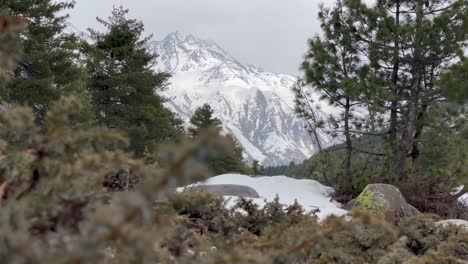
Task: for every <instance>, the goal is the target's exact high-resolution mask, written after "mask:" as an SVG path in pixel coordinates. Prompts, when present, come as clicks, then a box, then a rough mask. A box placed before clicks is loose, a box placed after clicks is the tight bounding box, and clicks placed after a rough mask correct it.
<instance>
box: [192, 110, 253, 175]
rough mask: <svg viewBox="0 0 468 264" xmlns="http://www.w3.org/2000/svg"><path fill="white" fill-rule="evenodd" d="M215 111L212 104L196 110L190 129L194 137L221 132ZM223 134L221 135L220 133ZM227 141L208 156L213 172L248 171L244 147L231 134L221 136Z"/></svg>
mask: <svg viewBox="0 0 468 264" xmlns="http://www.w3.org/2000/svg"><path fill="white" fill-rule="evenodd" d="M213 114H214V111H213V109H211V106H210V105H208V104H204V105H202V106H200V107H198V108H197V109H196V110H195V113H194V114H193V116H192V118H191V119H190V124H191V125H192V127H190V128H189V129H188V132H189V134H190V135H191V136H192V137H193V138H197V137H200V136H201V135H203V134H205V133H207V132H208V131H213V130H214V132H216V133H217V134H220V133H221V129H222V124H221V121H220V120H219V119H217V118H215V117H214V116H213ZM220 136H221V135H220ZM221 137H222V138H224V139H225V141H226V147H225V148H220V149H219V150H217V151H216V153H214V155H210V156H209V157H207V158H206V160H205V161H206V163H207V165H208V167H209V168H210V169H211V171H212V172H213V173H215V174H216V175H219V174H225V173H231V172H238V173H246V172H247V168H246V165H245V162H244V160H243V155H242V148H241V146H240V145H239V143H238V142H237V140H236V139H235V138H234V137H233V136H231V135H225V136H221Z"/></svg>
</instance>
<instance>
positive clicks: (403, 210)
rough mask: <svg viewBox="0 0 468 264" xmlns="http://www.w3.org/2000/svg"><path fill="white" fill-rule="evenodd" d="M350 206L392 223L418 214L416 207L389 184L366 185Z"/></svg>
mask: <svg viewBox="0 0 468 264" xmlns="http://www.w3.org/2000/svg"><path fill="white" fill-rule="evenodd" d="M347 206H348V205H347ZM350 207H351V209H354V208H357V209H360V210H362V211H365V212H367V213H369V214H371V215H375V216H382V217H384V218H385V219H386V220H387V221H389V222H392V223H397V222H398V221H399V220H400V219H402V218H409V217H413V216H416V215H419V214H420V212H419V211H418V210H417V209H416V208H414V207H413V206H412V205H410V204H408V203H407V202H406V199H405V197H403V195H402V194H401V192H400V190H399V189H398V188H397V187H395V186H393V185H389V184H369V185H367V186H366V188H365V189H364V190H363V191H362V193H361V194H359V196H358V197H357V198H356V200H355V201H354V202H353V203H352V204H351V205H350Z"/></svg>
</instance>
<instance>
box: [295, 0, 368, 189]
mask: <svg viewBox="0 0 468 264" xmlns="http://www.w3.org/2000/svg"><path fill="white" fill-rule="evenodd" d="M319 19H320V21H321V27H322V30H323V32H324V36H323V37H318V36H317V37H315V38H313V39H311V40H310V42H309V51H308V53H307V54H306V60H305V61H304V63H303V70H304V72H305V76H306V79H305V82H306V84H310V85H311V86H312V87H313V89H316V90H318V91H319V92H320V93H321V94H322V95H323V99H326V100H328V101H329V102H330V103H331V104H333V105H335V106H336V107H338V108H341V109H342V113H341V114H340V116H330V117H329V118H328V122H331V123H333V124H334V126H335V128H334V129H333V134H334V135H343V136H344V138H345V144H346V156H345V161H344V181H343V188H347V189H350V190H351V189H353V175H352V171H351V162H352V154H353V150H354V147H353V143H352V136H353V134H354V133H353V131H356V129H353V121H355V120H356V118H355V117H354V114H353V112H354V109H355V108H356V107H357V106H361V107H362V102H361V98H360V97H361V94H362V89H360V87H362V85H361V84H360V77H361V73H360V68H359V65H360V60H361V59H360V57H359V47H358V42H357V40H356V38H355V37H354V34H355V32H354V29H353V24H354V22H355V21H354V18H353V17H352V16H350V15H349V13H348V12H347V10H346V9H345V8H344V7H343V3H342V1H337V4H336V7H335V8H334V9H331V10H330V9H327V8H325V7H323V6H322V7H321V9H320V13H319ZM301 89H306V88H305V87H301ZM298 95H300V94H298ZM299 101H303V98H300V99H299ZM300 107H301V108H302V109H304V108H305V107H304V106H303V105H300ZM355 122H357V121H355Z"/></svg>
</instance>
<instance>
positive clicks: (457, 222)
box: [436, 219, 468, 230]
mask: <svg viewBox="0 0 468 264" xmlns="http://www.w3.org/2000/svg"><path fill="white" fill-rule="evenodd" d="M436 224H438V225H444V226H445V225H456V226H460V227H463V228H465V229H466V230H468V221H465V220H461V219H448V220H442V221H439V222H436Z"/></svg>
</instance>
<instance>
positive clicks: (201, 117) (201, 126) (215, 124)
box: [188, 104, 221, 137]
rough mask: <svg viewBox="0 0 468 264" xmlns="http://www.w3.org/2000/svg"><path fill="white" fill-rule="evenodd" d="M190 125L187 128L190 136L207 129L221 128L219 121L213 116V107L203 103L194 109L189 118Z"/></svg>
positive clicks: (218, 129) (195, 135) (217, 129)
mask: <svg viewBox="0 0 468 264" xmlns="http://www.w3.org/2000/svg"><path fill="white" fill-rule="evenodd" d="M190 124H191V125H192V127H190V128H189V129H188V132H189V134H190V135H191V136H192V137H197V136H198V135H200V133H202V132H203V131H206V130H207V129H210V128H211V129H214V130H216V131H220V130H221V121H220V120H219V119H217V118H215V117H213V109H211V106H210V105H209V104H204V105H202V106H200V107H198V108H197V109H196V110H195V113H194V114H193V116H192V118H191V119H190Z"/></svg>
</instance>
